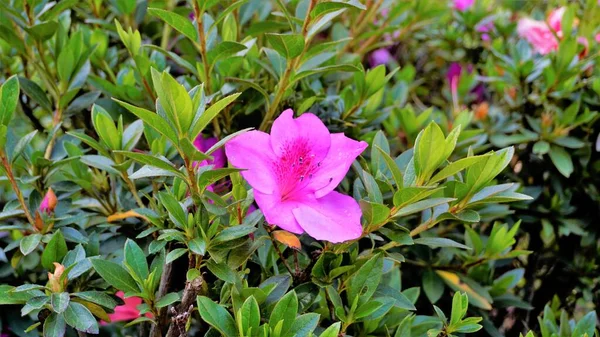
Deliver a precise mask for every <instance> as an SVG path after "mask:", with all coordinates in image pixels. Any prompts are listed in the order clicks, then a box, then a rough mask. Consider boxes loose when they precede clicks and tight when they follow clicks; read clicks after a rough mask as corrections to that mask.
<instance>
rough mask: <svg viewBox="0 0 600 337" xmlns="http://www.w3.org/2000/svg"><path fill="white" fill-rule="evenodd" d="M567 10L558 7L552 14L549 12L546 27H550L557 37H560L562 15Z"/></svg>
mask: <svg viewBox="0 0 600 337" xmlns="http://www.w3.org/2000/svg"><path fill="white" fill-rule="evenodd" d="M566 10H567V7H564V6H563V7H559V8H557V9H555V10H553V11H552V12H550V15H548V25H549V26H550V28H552V30H554V31H555V32H556V33H557V35H559V36H560V35H562V34H561V33H562V25H561V22H562V18H563V15H564V14H565V11H566Z"/></svg>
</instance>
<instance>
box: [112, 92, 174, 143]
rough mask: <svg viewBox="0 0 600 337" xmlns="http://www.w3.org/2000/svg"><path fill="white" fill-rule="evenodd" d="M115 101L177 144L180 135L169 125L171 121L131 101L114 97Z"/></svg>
mask: <svg viewBox="0 0 600 337" xmlns="http://www.w3.org/2000/svg"><path fill="white" fill-rule="evenodd" d="M113 100H114V101H116V102H117V103H119V104H121V105H122V106H123V107H124V108H125V109H127V110H129V111H130V112H131V113H132V114H134V115H136V116H137V117H138V118H139V119H141V120H143V121H144V123H145V124H146V125H148V126H149V127H151V128H153V129H154V130H156V131H157V132H158V133H160V134H161V135H163V136H165V137H167V138H168V139H169V140H170V141H171V142H172V143H173V144H175V145H177V143H178V139H179V137H177V133H175V130H173V128H172V127H171V125H169V123H168V122H167V121H166V120H164V119H163V118H162V117H161V116H159V115H158V114H156V113H154V112H152V111H149V110H146V109H143V108H138V107H136V106H133V105H131V104H129V103H126V102H123V101H120V100H118V99H116V98H113Z"/></svg>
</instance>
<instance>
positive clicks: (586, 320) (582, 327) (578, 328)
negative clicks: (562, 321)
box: [571, 311, 598, 337]
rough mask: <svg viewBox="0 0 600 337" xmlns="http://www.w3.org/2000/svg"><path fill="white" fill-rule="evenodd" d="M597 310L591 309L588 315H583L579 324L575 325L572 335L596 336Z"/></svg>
mask: <svg viewBox="0 0 600 337" xmlns="http://www.w3.org/2000/svg"><path fill="white" fill-rule="evenodd" d="M597 320H598V319H597V317H596V312H595V311H590V312H589V313H588V314H587V315H585V316H583V318H582V319H581V320H579V322H577V325H575V329H574V330H573V333H572V334H571V336H586V335H587V336H588V337H592V336H594V329H595V327H596V322H597Z"/></svg>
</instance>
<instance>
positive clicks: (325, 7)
mask: <svg viewBox="0 0 600 337" xmlns="http://www.w3.org/2000/svg"><path fill="white" fill-rule="evenodd" d="M343 8H357V9H360V10H365V9H367V7H366V6H365V5H363V4H362V3H360V1H359V0H349V1H326V2H321V3H318V4H317V5H316V6H315V8H313V10H312V12H310V16H311V17H313V18H315V17H319V16H321V15H324V14H327V13H330V12H334V11H337V10H339V9H343Z"/></svg>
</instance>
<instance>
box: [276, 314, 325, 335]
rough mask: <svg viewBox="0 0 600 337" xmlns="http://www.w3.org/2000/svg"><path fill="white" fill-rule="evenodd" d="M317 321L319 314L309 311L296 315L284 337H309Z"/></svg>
mask: <svg viewBox="0 0 600 337" xmlns="http://www.w3.org/2000/svg"><path fill="white" fill-rule="evenodd" d="M318 323H319V314H315V313H310V314H304V315H301V316H298V318H296V320H295V321H294V323H293V324H292V326H291V327H290V328H289V329H288V333H287V334H285V335H284V336H286V337H309V336H311V335H312V332H313V331H314V330H315V328H316V327H317V324H318Z"/></svg>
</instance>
